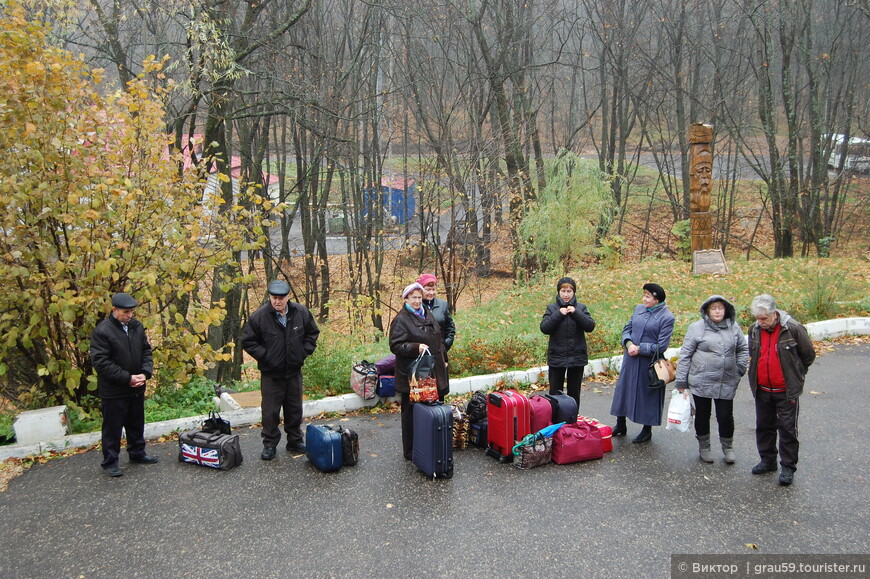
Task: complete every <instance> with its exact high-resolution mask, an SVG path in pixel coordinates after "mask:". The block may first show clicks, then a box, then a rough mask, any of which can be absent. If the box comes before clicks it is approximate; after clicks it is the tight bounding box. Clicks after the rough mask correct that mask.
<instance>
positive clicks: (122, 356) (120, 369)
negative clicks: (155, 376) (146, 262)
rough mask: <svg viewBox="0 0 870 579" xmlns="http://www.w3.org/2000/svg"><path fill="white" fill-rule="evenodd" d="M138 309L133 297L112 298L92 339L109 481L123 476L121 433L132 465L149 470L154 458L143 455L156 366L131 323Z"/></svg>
mask: <svg viewBox="0 0 870 579" xmlns="http://www.w3.org/2000/svg"><path fill="white" fill-rule="evenodd" d="M137 305H139V304H138V302H136V300H135V299H133V297H132V296H130V295H129V294H125V293H117V294H114V295H113V296H112V311H111V313H110V314H109V315H108V316H107V317H106V318H105V319H104V320H102V321H101V322H100V323H99V324H97V327H96V328H94V332H93V334H91V365H93V367H94V370H96V372H97V386H98V388H99V394H100V399H101V401H102V410H103V437H102V441H103V462H102V464H101V466H102V467H103V469H104V470H105V471H106V474H108V475H109V476H113V477H115V476H122V475H123V474H124V473H123V472H121V469H120V468H119V467H118V455H119V454H120V453H121V429H122V428H123V429H124V431H125V432H126V433H127V454H128V455H129V456H130V462H138V463H142V464H153V463H155V462H157V457H154V456H149V455H147V454H146V453H145V381H146V380H147V379H149V378H151V372H152V371H153V370H154V363H153V361H152V359H151V345H150V344H149V343H148V338H147V337H146V336H145V327H144V326H143V325H142V324H141V322H139V320H136V319H133V309H134V308H135V307H136V306H137Z"/></svg>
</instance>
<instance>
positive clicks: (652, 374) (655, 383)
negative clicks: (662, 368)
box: [647, 348, 665, 390]
mask: <svg viewBox="0 0 870 579" xmlns="http://www.w3.org/2000/svg"><path fill="white" fill-rule="evenodd" d="M661 359H662V358H661V356H659V351H658V348H656V355H655V356H653V360H652V362H650V365H649V368H647V375H648V376H649V381H648V382H647V388H649V389H651V390H664V388H665V381H664V380H662V379H661V378H659V374H658V372H656V362H658V361H659V360H661Z"/></svg>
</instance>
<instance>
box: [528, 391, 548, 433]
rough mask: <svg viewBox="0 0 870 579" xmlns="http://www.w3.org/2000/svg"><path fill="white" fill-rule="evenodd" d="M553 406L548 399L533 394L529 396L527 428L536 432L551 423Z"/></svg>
mask: <svg viewBox="0 0 870 579" xmlns="http://www.w3.org/2000/svg"><path fill="white" fill-rule="evenodd" d="M552 418H553V407H552V406H551V405H550V401H549V400H547V399H546V398H544V397H543V396H541V395H540V394H535V395H534V396H532V397H531V398H529V429H530V430H531V432H532V433H535V432H538V431H539V430H541V429H542V428H546V427H548V426H550V425H551V424H553V422H552Z"/></svg>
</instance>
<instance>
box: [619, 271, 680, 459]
mask: <svg viewBox="0 0 870 579" xmlns="http://www.w3.org/2000/svg"><path fill="white" fill-rule="evenodd" d="M673 332H674V315H673V314H672V313H671V312H670V310H668V306H667V304H666V303H665V290H664V289H663V288H662V286H660V285H658V284H655V283H648V284H645V285H644V286H643V303H642V304H640V305H638V306H636V307H635V308H634V312H633V313H632V314H631V319H629V320H628V323H627V324H626V325H625V327H624V328H623V329H622V346H623V348H625V354H624V355H623V356H622V366H621V367H620V369H619V380H618V381H617V382H616V389H615V390H614V392H613V404H611V406H610V413H611V414H613V415H614V416H616V426H614V427H613V436H625V435H626V433H627V432H628V429H627V427H626V423H625V419H626V418H628V419H629V420H631V421H632V422H636V423H638V424H642V425H643V428H642V429H641V431H640V434H638V435H637V437H635V439H634V440H632V442H637V443H642V442H649V441H650V440H651V439H652V427H653V426H659V425H660V424H661V423H662V407H663V406H664V403H665V391H664V388H655V389H653V388H650V387H649V373H648V371H649V365H650V364H651V363H652V362H653V358H655V357H656V355H664V353H665V350H667V349H668V346H669V345H670V343H671V334H672V333H673Z"/></svg>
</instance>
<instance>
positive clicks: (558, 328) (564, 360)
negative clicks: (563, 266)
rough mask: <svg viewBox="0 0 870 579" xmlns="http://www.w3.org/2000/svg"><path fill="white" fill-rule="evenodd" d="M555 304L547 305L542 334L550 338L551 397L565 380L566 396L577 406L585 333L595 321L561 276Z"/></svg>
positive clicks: (570, 282) (586, 357)
mask: <svg viewBox="0 0 870 579" xmlns="http://www.w3.org/2000/svg"><path fill="white" fill-rule="evenodd" d="M556 289H557V290H558V293H557V294H556V301H555V302H554V303H551V304H550V305H548V306H547V311H546V312H544V318H543V319H542V320H541V331H542V332H543V333H545V334H547V335H548V336H550V345H549V346H548V347H547V364H548V365H549V366H550V394H555V393H556V392H558V391H561V390H562V386H563V385H564V384H565V380H566V378H567V381H568V396H570V397H571V398H573V399H574V400H576V401H577V405H578V408H579V405H580V382H581V381H582V380H583V369H584V368H585V367H586V364H587V363H588V362H589V355H588V352H587V350H586V332H591V331H592V330H594V329H595V320H593V319H592V316H590V315H589V310H587V309H586V305H585V304H581V303H580V302H578V301H577V296H576V292H577V284H576V283H574V280H573V279H571V278H570V277H563V278H562V279H560V280H559V283H558V284H556Z"/></svg>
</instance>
